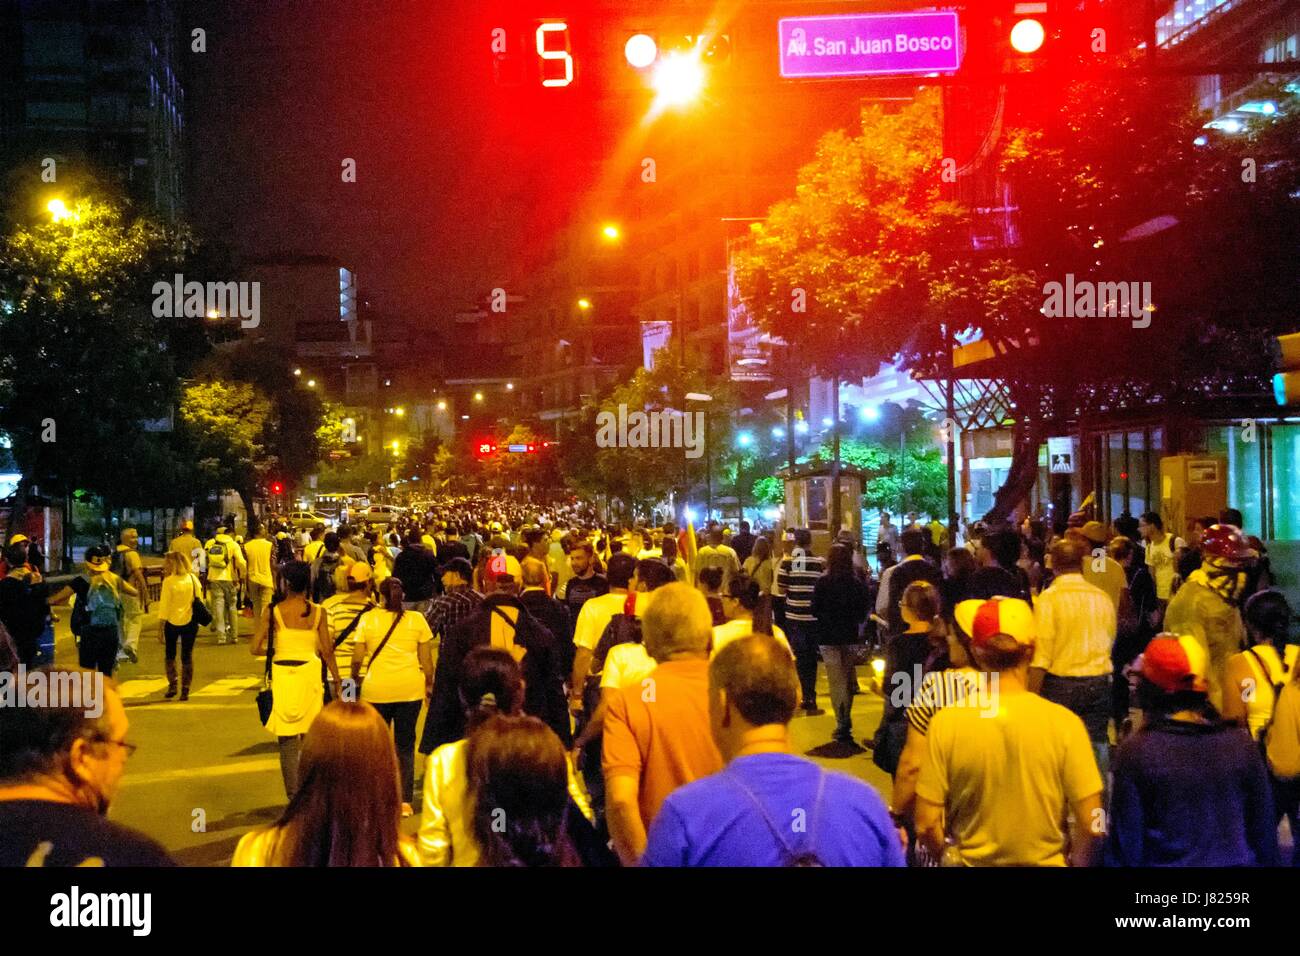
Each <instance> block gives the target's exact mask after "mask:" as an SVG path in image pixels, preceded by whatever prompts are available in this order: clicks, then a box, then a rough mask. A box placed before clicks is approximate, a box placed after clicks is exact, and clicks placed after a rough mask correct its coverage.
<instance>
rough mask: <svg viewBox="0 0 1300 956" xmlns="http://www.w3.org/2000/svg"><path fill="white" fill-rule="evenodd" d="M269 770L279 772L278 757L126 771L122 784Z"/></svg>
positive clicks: (133, 784)
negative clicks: (149, 771) (208, 764)
mask: <svg viewBox="0 0 1300 956" xmlns="http://www.w3.org/2000/svg"><path fill="white" fill-rule="evenodd" d="M269 771H275V772H276V773H279V772H280V758H279V757H264V758H262V759H260V760H241V761H240V762H238V763H229V764H218V765H215V766H211V767H178V768H176V769H175V770H155V771H154V772H153V773H137V774H130V773H128V774H126V775H125V776H123V777H122V786H123V787H145V786H151V785H153V784H156V783H171V782H172V781H175V780H190V779H193V778H194V777H228V776H231V775H233V774H241V773H267V772H269Z"/></svg>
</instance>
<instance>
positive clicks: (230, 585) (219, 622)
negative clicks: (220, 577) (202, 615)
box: [208, 580, 239, 644]
mask: <svg viewBox="0 0 1300 956" xmlns="http://www.w3.org/2000/svg"><path fill="white" fill-rule="evenodd" d="M208 592H209V594H210V595H211V598H212V631H213V633H214V634H216V635H217V640H218V641H220V642H221V643H223V644H226V643H229V644H233V643H235V641H236V640H237V639H238V637H239V605H238V604H236V603H235V600H236V598H235V582H234V581H212V580H209V581H208Z"/></svg>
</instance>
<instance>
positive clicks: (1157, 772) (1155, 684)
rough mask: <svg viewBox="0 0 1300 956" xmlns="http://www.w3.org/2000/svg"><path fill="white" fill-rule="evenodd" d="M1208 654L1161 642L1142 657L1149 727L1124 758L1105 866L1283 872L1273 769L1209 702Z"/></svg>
mask: <svg viewBox="0 0 1300 956" xmlns="http://www.w3.org/2000/svg"><path fill="white" fill-rule="evenodd" d="M1208 667H1209V655H1208V654H1207V653H1206V652H1205V649H1204V648H1203V647H1202V646H1201V645H1200V644H1199V643H1198V642H1197V641H1196V639H1195V638H1192V637H1178V636H1175V635H1173V634H1161V635H1159V636H1157V637H1155V638H1152V640H1151V643H1149V644H1148V645H1147V647H1146V650H1145V651H1144V652H1143V653H1142V660H1141V663H1140V665H1139V668H1138V670H1139V673H1140V675H1141V678H1140V683H1139V685H1138V700H1139V702H1140V703H1141V706H1142V710H1143V711H1144V713H1145V714H1146V719H1145V720H1144V722H1143V725H1142V728H1141V729H1140V730H1138V731H1137V732H1136V733H1134V734H1132V735H1131V736H1130V737H1128V738H1127V739H1126V740H1125V741H1124V742H1123V743H1122V744H1120V746H1119V750H1118V752H1117V753H1116V755H1115V765H1114V784H1113V792H1112V794H1111V805H1110V821H1109V823H1110V826H1109V828H1108V829H1109V838H1108V841H1107V847H1106V851H1107V852H1106V859H1107V862H1108V863H1109V864H1110V865H1112V866H1213V867H1218V866H1276V865H1277V862H1278V846H1277V818H1276V817H1275V816H1274V815H1273V798H1272V795H1271V793H1270V786H1269V778H1268V771H1267V768H1266V767H1265V764H1264V760H1263V758H1262V757H1261V756H1260V753H1259V749H1258V747H1256V746H1255V744H1254V742H1253V741H1252V740H1251V739H1250V737H1249V735H1248V734H1246V733H1245V732H1244V731H1242V729H1241V728H1240V727H1238V726H1236V725H1234V724H1231V723H1226V722H1224V721H1222V720H1220V719H1219V714H1218V712H1217V711H1216V710H1215V709H1214V706H1213V705H1212V704H1211V703H1210V699H1209V695H1208V689H1209V684H1208V681H1207V672H1208Z"/></svg>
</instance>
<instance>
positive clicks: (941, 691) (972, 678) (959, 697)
mask: <svg viewBox="0 0 1300 956" xmlns="http://www.w3.org/2000/svg"><path fill="white" fill-rule="evenodd" d="M979 679H980V675H979V672H978V671H975V670H973V669H972V668H969V667H959V668H953V669H952V670H946V671H931V672H930V673H928V674H926V675H925V677H923V678H922V679H921V687H920V689H919V690H917V692H916V696H915V697H913V698H912V702H911V703H910V704H908V705H907V722H908V723H909V724H911V725H912V726H913V727H915V728H916V732H917V733H918V734H920V735H921V736H923V737H924V736H925V735H926V733H928V732H929V730H930V721H931V720H932V719H933V718H934V715H935V714H937V713H939V711H941V710H943V709H944V708H945V707H951V706H952V705H953V704H960V703H961V702H962V701H964V700H965V699H966V698H967V697H969V696H970V695H972V694H974V693H975V691H976V690H977V688H978V686H979Z"/></svg>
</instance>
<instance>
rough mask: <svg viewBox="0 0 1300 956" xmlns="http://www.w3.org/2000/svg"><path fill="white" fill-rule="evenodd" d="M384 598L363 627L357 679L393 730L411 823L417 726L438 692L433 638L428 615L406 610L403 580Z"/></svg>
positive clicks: (393, 581)
mask: <svg viewBox="0 0 1300 956" xmlns="http://www.w3.org/2000/svg"><path fill="white" fill-rule="evenodd" d="M379 595H380V599H381V601H382V605H381V606H380V607H377V608H375V609H374V610H373V611H371V612H370V613H369V614H367V615H366V616H365V617H363V618H362V619H361V623H360V624H359V625H358V626H357V631H356V635H357V636H356V640H355V642H354V643H353V645H352V679H353V680H355V681H358V682H359V683H360V685H361V699H362V700H364V701H366V703H369V704H373V705H374V707H375V709H376V710H377V711H379V714H380V716H382V717H383V718H384V720H385V721H387V722H388V723H389V724H391V725H392V727H393V743H394V745H395V746H396V748H397V762H398V765H399V766H400V767H401V771H402V801H403V803H402V816H404V817H409V816H410V815H411V814H412V813H413V812H414V811H413V809H412V808H411V801H412V800H413V799H414V798H415V725H416V724H417V723H418V722H419V720H420V706H421V705H422V704H423V703H424V701H425V700H426V699H427V698H428V697H429V695H430V693H432V690H433V650H432V645H431V644H430V642H431V641H432V640H433V632H432V631H430V630H429V622H428V621H426V620H425V619H424V615H423V614H420V613H418V612H416V611H404V610H403V609H402V600H403V598H405V594H404V593H403V591H402V582H401V581H400V580H399V579H398V578H395V577H389V578H385V579H384V583H383V584H381V585H380V586H379ZM363 667H364V669H365V676H364V678H363V677H362V669H363Z"/></svg>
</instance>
